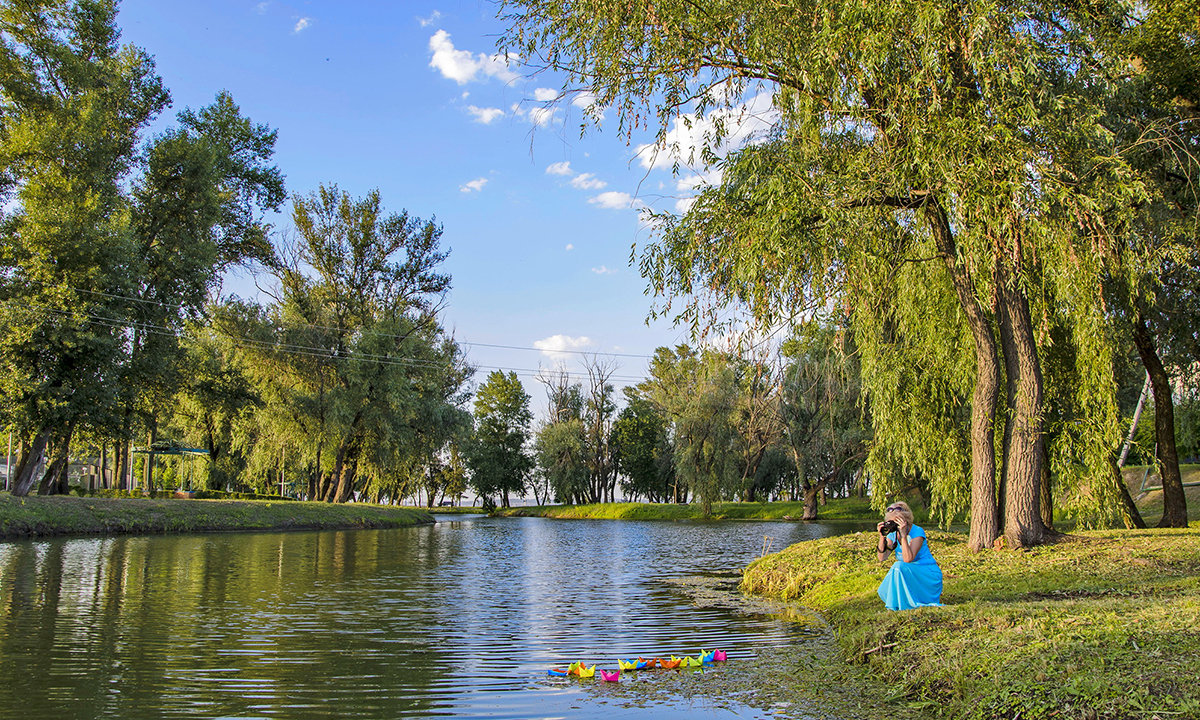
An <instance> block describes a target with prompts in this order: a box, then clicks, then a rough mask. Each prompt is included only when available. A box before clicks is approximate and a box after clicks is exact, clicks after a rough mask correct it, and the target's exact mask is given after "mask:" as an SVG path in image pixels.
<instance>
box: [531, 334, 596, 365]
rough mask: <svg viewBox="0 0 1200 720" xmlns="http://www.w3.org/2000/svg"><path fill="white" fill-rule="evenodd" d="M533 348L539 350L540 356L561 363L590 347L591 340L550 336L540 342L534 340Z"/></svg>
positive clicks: (581, 337) (583, 337) (587, 338)
mask: <svg viewBox="0 0 1200 720" xmlns="http://www.w3.org/2000/svg"><path fill="white" fill-rule="evenodd" d="M533 346H534V347H535V348H537V349H538V350H541V351H542V354H543V355H545V356H546V357H548V358H550V359H552V360H556V361H559V362H562V361H564V360H567V359H568V358H570V357H571V356H572V355H574V354H575V353H577V352H579V351H581V350H583V349H584V348H588V347H591V346H592V340H591V338H589V337H587V336H585V335H581V336H580V337H570V336H569V335H551V336H550V337H548V338H544V339H542V340H534V341H533ZM570 351H575V352H570Z"/></svg>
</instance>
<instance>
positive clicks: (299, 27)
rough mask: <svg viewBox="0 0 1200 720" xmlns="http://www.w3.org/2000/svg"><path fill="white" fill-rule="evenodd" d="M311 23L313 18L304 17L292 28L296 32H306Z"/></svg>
mask: <svg viewBox="0 0 1200 720" xmlns="http://www.w3.org/2000/svg"><path fill="white" fill-rule="evenodd" d="M310 25H312V18H309V17H302V18H300V19H299V20H297V21H296V27H294V28H292V32H294V33H299V32H304V31H305V30H306V29H308V26H310Z"/></svg>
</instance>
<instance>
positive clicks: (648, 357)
mask: <svg viewBox="0 0 1200 720" xmlns="http://www.w3.org/2000/svg"><path fill="white" fill-rule="evenodd" d="M29 282H35V283H38V284H40V285H48V283H46V282H43V281H41V280H31V281H29ZM57 287H63V288H66V289H68V290H71V291H73V292H78V293H84V294H87V295H97V296H100V297H106V298H111V299H114V300H129V301H131V302H138V303H143V304H146V305H157V306H159V307H163V308H167V309H168V310H176V309H178V308H177V306H175V305H171V304H168V303H163V302H159V301H157V300H150V299H147V298H139V297H136V296H133V295H120V294H115V293H107V292H102V291H100V290H86V289H84V288H77V287H72V286H70V285H59V286H57ZM292 326H293V327H303V328H311V329H314V330H333V331H335V332H336V331H344V330H346V328H338V327H332V326H328V325H316V324H312V323H293V324H292ZM361 332H362V333H363V334H370V335H374V336H376V337H385V338H389V337H390V338H399V339H404V337H405V336H402V335H395V334H392V333H386V332H383V331H381V330H363V331H361ZM455 342H457V343H458V344H459V345H465V346H468V347H483V348H492V349H498V350H520V351H526V352H540V353H563V354H570V355H583V356H588V355H593V356H595V355H603V356H605V357H624V358H638V359H642V360H653V359H654V356H653V355H645V354H641V353H619V352H604V351H598V350H548V349H545V348H539V347H530V346H527V345H505V344H495V343H481V342H471V341H469V340H456V341H455Z"/></svg>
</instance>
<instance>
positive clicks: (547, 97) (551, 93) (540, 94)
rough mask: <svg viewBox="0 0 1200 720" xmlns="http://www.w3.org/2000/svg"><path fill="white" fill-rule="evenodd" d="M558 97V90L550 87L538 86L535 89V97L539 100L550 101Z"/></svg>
mask: <svg viewBox="0 0 1200 720" xmlns="http://www.w3.org/2000/svg"><path fill="white" fill-rule="evenodd" d="M556 97H558V91H557V90H551V89H550V88H537V89H536V90H534V91H533V99H534V100H537V101H538V102H550V101H551V100H553V99H554V98H556Z"/></svg>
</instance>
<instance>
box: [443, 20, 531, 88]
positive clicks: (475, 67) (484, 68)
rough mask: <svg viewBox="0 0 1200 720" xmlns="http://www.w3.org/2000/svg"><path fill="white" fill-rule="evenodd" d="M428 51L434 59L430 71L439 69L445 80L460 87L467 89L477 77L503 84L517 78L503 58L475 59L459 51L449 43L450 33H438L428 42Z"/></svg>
mask: <svg viewBox="0 0 1200 720" xmlns="http://www.w3.org/2000/svg"><path fill="white" fill-rule="evenodd" d="M429 50H430V52H432V53H433V56H432V57H431V58H430V60H429V67H431V68H436V69H437V70H438V71H439V72H440V73H442V77H445V78H449V79H450V80H453V81H454V82H456V83H458V84H459V85H465V84H467V83H469V82H471V81H472V80H475V79H476V78H477V77H478V76H480V75H483V76H484V77H494V78H496V79H498V80H501V81H503V82H511V81H512V80H515V79H516V78H517V74H516V73H515V72H513V71H512V70H511V69H509V59H510V58H506V57H505V56H503V55H491V56H488V55H484V54H483V53H479V54H478V55H474V54H472V53H470V52H468V51H467V50H456V49H455V47H454V43H452V42H450V33H448V32H446V31H445V30H438V31H437V32H435V33H434V34H433V36H432V37H430V38H429Z"/></svg>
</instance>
